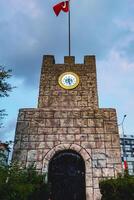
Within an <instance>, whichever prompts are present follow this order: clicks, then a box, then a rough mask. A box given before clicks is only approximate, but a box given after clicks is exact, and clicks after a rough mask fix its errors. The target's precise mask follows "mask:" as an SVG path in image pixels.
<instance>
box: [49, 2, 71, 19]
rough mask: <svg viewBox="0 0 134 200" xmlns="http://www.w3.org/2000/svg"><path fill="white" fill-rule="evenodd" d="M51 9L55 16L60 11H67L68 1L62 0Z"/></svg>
mask: <svg viewBox="0 0 134 200" xmlns="http://www.w3.org/2000/svg"><path fill="white" fill-rule="evenodd" d="M53 10H54V12H55V14H56V16H58V15H59V13H60V12H61V11H64V12H68V11H69V1H62V2H61V3H58V4H56V5H55V6H54V7H53Z"/></svg>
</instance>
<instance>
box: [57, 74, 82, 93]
mask: <svg viewBox="0 0 134 200" xmlns="http://www.w3.org/2000/svg"><path fill="white" fill-rule="evenodd" d="M58 82H59V85H60V86H61V87H62V88H64V89H67V90H70V89H73V88H75V87H77V86H78V84H79V76H78V75H77V74H75V73H74V72H65V73H63V74H61V75H60V76H59V79H58Z"/></svg>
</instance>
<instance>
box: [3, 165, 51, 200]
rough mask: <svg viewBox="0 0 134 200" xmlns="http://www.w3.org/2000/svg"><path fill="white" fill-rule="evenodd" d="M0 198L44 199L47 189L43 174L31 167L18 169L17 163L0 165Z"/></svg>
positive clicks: (5, 199)
mask: <svg viewBox="0 0 134 200" xmlns="http://www.w3.org/2000/svg"><path fill="white" fill-rule="evenodd" d="M0 199H1V200H18V199H19V200H46V199H48V189H47V185H46V183H44V175H42V174H39V173H38V172H37V171H35V169H34V168H33V167H30V168H28V169H23V170H22V169H21V170H20V169H19V167H18V165H13V166H11V167H0Z"/></svg>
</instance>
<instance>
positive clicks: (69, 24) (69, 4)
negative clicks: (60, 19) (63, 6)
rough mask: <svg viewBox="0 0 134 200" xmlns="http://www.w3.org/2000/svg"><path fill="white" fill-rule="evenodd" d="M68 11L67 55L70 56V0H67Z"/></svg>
mask: <svg viewBox="0 0 134 200" xmlns="http://www.w3.org/2000/svg"><path fill="white" fill-rule="evenodd" d="M68 6H69V12H68V50H69V56H71V28H70V0H68Z"/></svg>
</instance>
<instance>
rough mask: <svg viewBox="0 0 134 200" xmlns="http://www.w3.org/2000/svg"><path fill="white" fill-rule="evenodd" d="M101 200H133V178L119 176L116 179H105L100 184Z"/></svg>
mask: <svg viewBox="0 0 134 200" xmlns="http://www.w3.org/2000/svg"><path fill="white" fill-rule="evenodd" d="M100 192H101V194H102V198H101V200H133V199H134V177H133V176H129V175H127V174H126V175H124V176H119V177H117V178H116V179H107V180H103V181H101V182H100Z"/></svg>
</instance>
